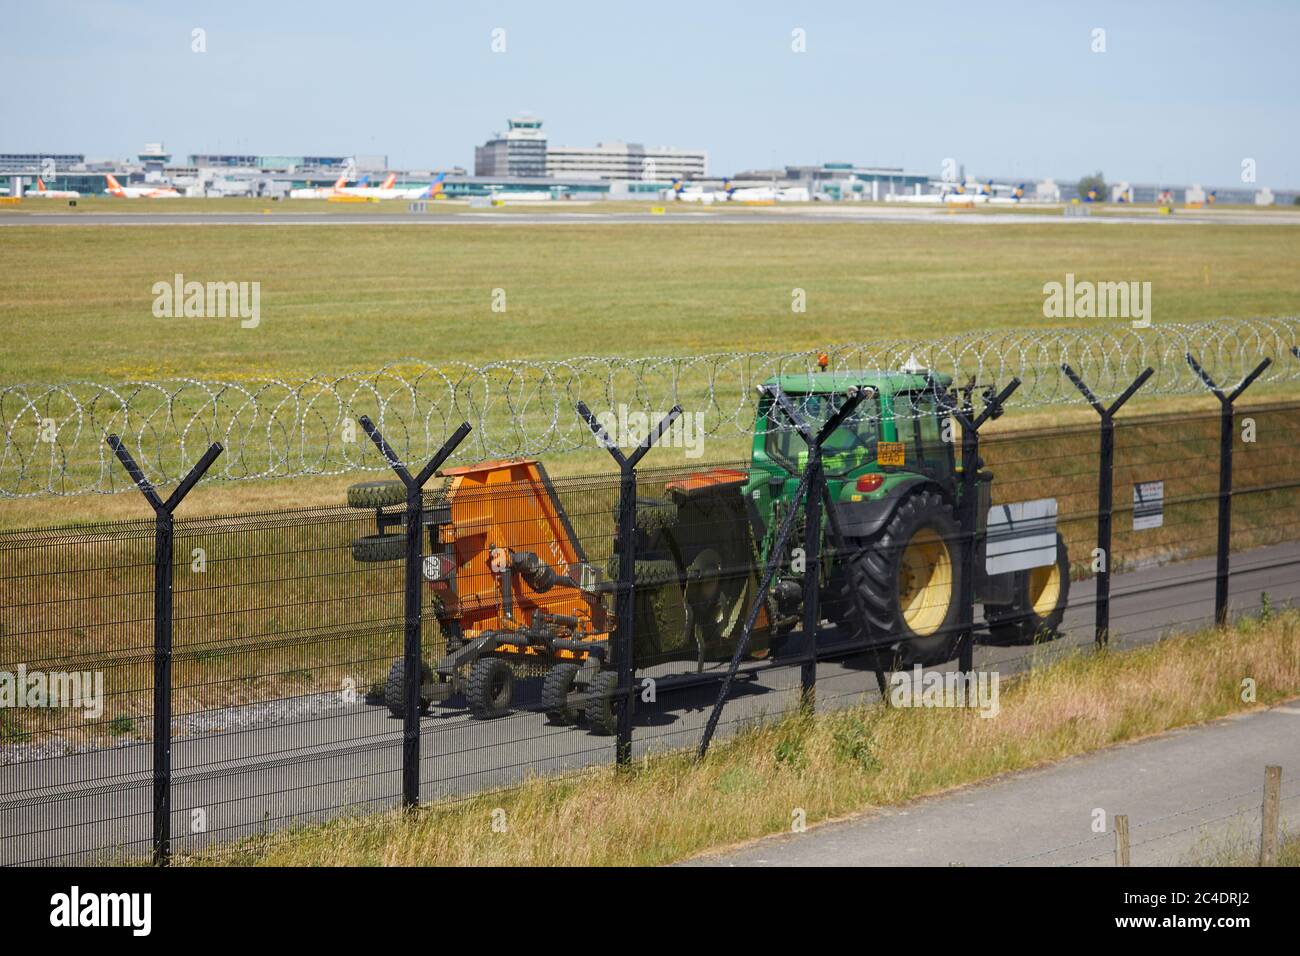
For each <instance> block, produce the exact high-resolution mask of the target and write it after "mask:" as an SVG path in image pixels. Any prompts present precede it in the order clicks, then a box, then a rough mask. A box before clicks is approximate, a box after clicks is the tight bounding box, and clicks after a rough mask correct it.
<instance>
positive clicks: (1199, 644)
mask: <svg viewBox="0 0 1300 956" xmlns="http://www.w3.org/2000/svg"><path fill="white" fill-rule="evenodd" d="M1245 678H1251V679H1253V680H1254V681H1255V685H1256V689H1257V696H1256V698H1255V700H1254V701H1253V702H1244V701H1243V700H1242V681H1243V680H1244V679H1245ZM1298 692H1300V615H1297V614H1294V613H1287V614H1284V615H1281V616H1277V617H1273V618H1272V619H1270V620H1267V621H1263V622H1245V623H1243V624H1242V625H1241V626H1239V627H1238V628H1237V629H1235V630H1233V631H1230V632H1207V633H1202V634H1197V635H1193V636H1189V637H1183V638H1177V639H1171V640H1168V641H1165V642H1163V643H1161V644H1158V645H1155V646H1151V647H1147V648H1142V649H1138V650H1134V651H1129V652H1124V653H1111V654H1103V655H1097V656H1093V655H1080V656H1075V657H1070V658H1067V659H1065V660H1063V661H1061V662H1059V663H1056V664H1053V665H1050V666H1048V667H1045V668H1043V669H1041V670H1037V671H1033V672H1031V673H1029V674H1027V675H1025V676H1022V677H1019V678H1017V679H1015V680H1014V681H1011V682H1008V683H1005V684H1004V685H1003V692H1002V695H1001V712H1000V714H999V716H997V717H995V718H992V719H981V718H980V717H978V716H977V715H976V714H975V713H974V712H971V711H962V710H935V709H917V710H911V709H886V708H882V707H879V706H865V705H864V706H858V707H855V708H851V709H847V710H843V711H838V712H834V713H829V714H823V715H816V716H812V715H809V714H808V713H806V712H802V711H800V712H795V713H792V714H790V715H787V716H785V717H783V718H780V719H776V720H774V721H771V722H769V723H766V724H762V725H756V726H753V727H749V728H746V729H745V730H743V731H742V732H741V733H739V734H738V735H737V736H736V737H735V738H733V739H731V740H729V741H726V742H724V743H720V744H719V745H718V746H716V747H715V748H714V750H713V751H712V753H711V754H710V756H709V758H708V759H707V760H706V761H704V762H703V763H696V762H695V761H693V760H692V759H691V755H690V754H688V753H673V754H667V755H662V756H657V757H653V758H650V759H648V760H643V761H641V762H640V763H638V764H637V765H636V766H635V767H634V768H632V769H631V770H630V771H626V772H617V771H615V770H612V769H601V770H594V771H588V772H584V773H580V774H575V775H573V776H569V777H565V778H561V779H557V780H533V781H530V782H529V783H527V784H525V785H524V786H522V787H519V788H518V789H515V790H512V791H508V792H505V793H498V794H488V795H485V796H481V797H477V798H473V799H470V800H466V801H463V802H459V803H454V804H446V805H434V806H430V807H427V808H424V809H422V810H420V811H419V812H417V813H415V814H413V815H409V816H403V815H402V814H400V813H396V812H394V813H388V814H384V815H379V816H373V817H361V818H353V819H347V820H342V821H338V822H335V823H331V824H326V825H322V826H313V827H307V828H303V829H300V830H298V831H295V832H290V833H288V834H283V835H278V836H268V837H265V838H259V839H255V840H251V841H248V842H245V843H243V844H241V845H239V846H237V847H234V848H231V849H225V850H222V851H216V852H210V853H206V854H201V855H199V856H196V857H191V858H187V859H184V860H181V861H179V862H182V863H190V864H200V865H212V864H223V863H236V864H262V865H275V866H283V865H300V866H308V865H310V866H320V865H398V866H403V865H441V866H494V865H584V866H586V865H653V864H662V863H668V862H672V861H674V860H680V859H682V858H684V857H687V856H690V855H692V854H696V853H700V852H702V851H705V850H708V849H710V848H716V847H719V846H724V845H728V844H732V843H736V842H738V841H743V840H747V839H752V838H754V837H759V836H763V835H765V834H771V833H777V832H781V831H784V830H787V829H788V828H789V826H790V821H791V814H792V813H793V812H794V811H795V809H796V808H800V809H802V810H803V811H804V813H806V816H807V820H808V822H809V823H814V822H818V821H825V820H828V819H832V818H836V817H840V816H844V815H846V814H850V813H854V812H860V811H864V810H869V809H870V808H872V807H876V806H881V805H886V804H897V803H902V802H905V801H907V800H911V799H914V798H916V797H920V796H924V795H926V794H933V793H937V792H940V791H943V790H946V789H949V788H952V787H957V786H962V785H964V784H970V783H973V782H976V781H981V780H986V779H988V778H990V777H993V776H995V775H997V774H1001V773H1006V772H1009V771H1014V770H1021V769H1025V768H1028V767H1033V766H1037V765H1040V764H1044V763H1047V762H1050V761H1054V760H1059V759H1061V758H1063V757H1067V756H1070V755H1072V754H1078V753H1083V752H1085V751H1089V750H1094V749H1097V748H1100V747H1105V746H1108V745H1111V744H1114V743H1118V742H1120V741H1126V740H1134V739H1137V738H1140V737H1143V736H1147V735H1150V734H1156V733H1160V732H1162V731H1166V730H1170V729H1172V728H1175V727H1180V726H1185V725H1188V724H1195V723H1199V722H1202V721H1206V720H1210V719H1213V718H1216V717H1222V716H1225V715H1228V714H1232V713H1237V712H1241V711H1245V710H1249V709H1252V708H1254V707H1259V706H1264V705H1268V704H1271V703H1275V702H1277V701H1279V700H1283V699H1286V698H1289V697H1293V696H1294V695H1296V694H1297V693H1298ZM494 811H500V812H501V813H503V814H504V817H503V819H504V821H505V823H506V828H505V831H504V832H496V831H495V830H494V829H493V826H492V822H493V813H494Z"/></svg>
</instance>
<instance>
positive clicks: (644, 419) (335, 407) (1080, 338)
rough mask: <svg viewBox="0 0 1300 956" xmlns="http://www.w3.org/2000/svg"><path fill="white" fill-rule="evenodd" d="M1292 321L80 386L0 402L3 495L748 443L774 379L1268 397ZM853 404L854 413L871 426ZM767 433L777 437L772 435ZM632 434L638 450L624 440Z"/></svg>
mask: <svg viewBox="0 0 1300 956" xmlns="http://www.w3.org/2000/svg"><path fill="white" fill-rule="evenodd" d="M1298 333H1300V319H1297V318H1295V317H1275V318H1258V319H1245V320H1228V319H1225V320H1220V321H1216V322H1198V323H1185V324H1168V325H1160V326H1155V327H1152V328H1149V329H1144V330H1136V329H1123V330H1109V331H1107V330H1100V329H1077V328H1076V329H1034V330H1009V331H982V332H969V333H963V334H960V335H954V336H950V337H946V338H937V339H929V340H915V339H902V338H899V339H890V340H882V341H873V342H862V343H850V344H843V345H835V346H829V347H825V348H820V349H806V350H801V351H795V352H719V353H711V354H704V355H696V356H652V357H646V358H624V357H617V356H587V357H579V358H571V359H565V360H557V361H536V360H524V359H520V360H506V361H497V362H490V363H487V364H483V365H472V364H468V363H464V362H446V363H434V362H429V361H425V360H419V359H405V360H401V361H397V362H394V363H391V364H389V365H386V366H384V367H383V368H381V369H378V370H376V371H373V372H364V373H349V374H343V375H339V376H335V377H326V376H312V377H310V378H306V379H303V380H300V381H286V380H281V379H274V378H265V379H257V380H253V381H247V382H237V381H205V380H199V379H193V378H175V379H166V380H159V381H138V382H126V383H122V384H117V385H110V384H103V383H99V382H90V381H75V382H66V383H58V384H48V385H23V384H16V385H10V386H6V387H0V425H2V426H3V429H4V447H3V449H2V450H0V497H2V498H25V497H35V496H42V495H60V496H61V495H78V494H89V493H100V494H107V493H113V492H118V491H122V490H125V489H127V488H129V487H130V481H129V479H127V478H126V477H125V476H124V474H123V473H122V472H121V471H120V470H119V468H118V466H117V464H116V462H115V461H114V458H113V455H112V453H111V452H110V451H109V450H108V448H107V446H106V445H105V443H104V439H105V437H106V436H107V435H108V434H117V435H119V436H120V437H121V438H122V439H123V440H124V441H126V442H127V444H128V447H130V448H131V450H132V452H133V454H135V456H136V460H137V461H138V462H139V463H140V466H141V468H142V469H143V470H144V472H145V474H146V476H147V477H148V478H149V480H150V481H152V482H154V483H155V484H158V485H163V484H166V483H168V482H171V481H176V480H179V478H180V477H181V476H182V475H184V474H185V472H186V471H187V470H188V469H189V467H190V466H191V465H192V464H193V463H194V462H195V461H197V460H198V458H199V457H200V456H201V455H202V454H203V452H204V451H205V450H206V449H207V447H208V446H209V445H210V444H211V443H212V442H214V441H219V442H221V443H222V444H223V445H224V446H225V449H226V452H225V454H223V455H222V456H221V458H220V459H219V460H218V462H217V465H216V466H215V467H214V469H213V471H212V472H211V473H210V477H215V478H220V479H225V480H244V479H255V478H281V477H296V476H306V475H337V474H343V473H347V472H351V471H358V470H361V471H384V470H387V465H386V463H385V462H383V461H382V460H381V459H380V458H379V456H378V455H377V453H376V452H375V449H374V446H373V444H372V443H371V442H370V441H368V440H366V438H365V435H364V433H362V431H361V429H360V426H359V425H358V424H357V421H358V419H359V418H360V417H361V416H362V415H368V416H370V418H371V420H372V421H374V423H375V424H376V425H377V426H378V427H379V429H380V430H381V431H382V432H383V434H384V436H385V438H386V439H387V441H388V443H389V445H390V446H391V447H392V448H394V450H395V451H396V452H397V453H398V455H399V456H400V457H401V458H402V459H403V461H409V462H423V461H424V460H426V459H427V458H428V457H429V456H431V455H432V454H433V453H434V452H435V451H436V450H437V448H438V447H439V446H440V445H441V443H442V441H443V440H444V438H445V437H446V436H447V435H448V434H449V433H450V432H451V431H452V430H453V429H454V428H455V427H456V426H457V425H458V424H459V423H460V422H462V421H468V422H469V423H470V424H471V425H472V426H473V428H474V431H473V433H472V434H471V436H470V438H469V439H468V440H467V441H466V442H465V443H464V445H463V446H462V449H461V452H460V453H459V456H458V457H459V458H461V459H468V458H472V457H491V458H503V457H512V456H538V455H543V454H552V455H554V454H561V453H566V452H572V451H576V450H579V449H582V448H589V447H596V439H595V438H594V436H593V435H592V433H591V431H590V430H589V429H588V427H587V426H586V424H585V423H584V422H583V421H582V420H581V419H580V418H579V417H578V415H577V414H576V412H575V408H576V406H577V403H578V401H579V400H582V401H585V402H586V403H587V404H588V405H589V406H591V407H592V408H593V410H595V411H596V412H597V414H598V415H604V416H609V417H607V418H606V419H605V420H606V421H608V422H609V423H610V424H613V425H616V426H618V428H619V431H620V433H622V434H623V435H624V436H625V437H626V436H627V433H628V432H640V433H641V434H644V432H645V431H646V430H648V429H649V428H650V427H653V425H654V423H655V421H657V419H658V418H659V417H661V416H662V415H663V414H666V413H667V412H668V410H669V409H670V408H672V406H673V405H675V404H680V405H681V406H682V408H683V409H684V411H685V412H686V414H687V416H692V417H691V419H690V422H688V423H686V424H687V425H688V426H693V427H695V428H697V429H698V430H699V432H700V434H702V435H704V436H708V437H710V438H719V437H721V438H728V439H730V438H739V437H741V436H744V435H748V434H749V433H750V431H751V429H752V428H753V424H754V412H755V408H756V405H757V400H758V397H759V391H758V386H760V385H761V384H762V383H763V382H765V381H767V380H769V379H771V378H773V377H777V376H785V377H786V378H787V380H789V379H790V378H791V377H793V378H794V379H795V380H797V379H798V377H799V376H804V375H808V376H811V375H813V374H815V373H817V372H819V371H821V367H820V364H819V358H820V357H821V356H825V358H826V362H827V367H828V369H829V370H830V371H832V372H835V371H844V372H849V371H851V372H854V373H857V372H868V373H870V372H884V371H898V370H908V369H927V370H930V371H933V372H936V373H942V374H946V375H950V376H952V378H953V385H954V386H955V387H961V386H963V385H967V384H974V385H976V386H977V387H979V388H981V389H983V388H986V387H988V386H996V387H1002V386H1004V385H1005V384H1006V383H1007V382H1009V381H1010V380H1011V379H1012V378H1013V377H1015V378H1018V379H1019V380H1020V382H1021V385H1020V387H1019V389H1018V390H1017V391H1016V393H1015V394H1014V396H1013V397H1012V399H1011V401H1010V405H1011V407H1013V408H1030V407H1047V406H1053V405H1077V404H1081V403H1082V402H1083V401H1084V399H1083V397H1082V396H1081V394H1080V393H1079V392H1078V390H1077V389H1076V388H1075V387H1074V385H1073V384H1072V383H1071V382H1070V381H1069V379H1068V378H1067V377H1066V376H1065V375H1064V374H1063V373H1062V371H1061V365H1062V364H1063V363H1068V364H1069V365H1070V366H1071V367H1072V368H1073V369H1074V370H1075V372H1077V373H1078V374H1079V376H1080V377H1081V378H1082V380H1083V381H1084V382H1086V383H1087V384H1088V386H1089V387H1090V388H1091V389H1092V391H1093V393H1094V394H1095V395H1096V396H1097V397H1098V398H1099V399H1102V400H1105V399H1107V398H1109V397H1113V396H1115V395H1118V394H1119V393H1121V392H1122V391H1123V390H1124V389H1125V388H1126V387H1127V386H1128V385H1129V384H1130V383H1131V382H1132V381H1133V379H1134V378H1136V376H1137V375H1138V374H1139V373H1140V372H1141V371H1142V369H1144V368H1146V367H1147V366H1150V367H1151V368H1153V369H1154V370H1155V374H1154V375H1153V376H1152V378H1151V380H1150V381H1149V382H1148V383H1147V384H1146V385H1145V386H1144V387H1143V389H1142V394H1143V395H1145V396H1149V395H1163V396H1173V395H1194V394H1203V393H1204V392H1205V387H1204V384H1203V383H1202V382H1201V381H1200V379H1199V378H1198V377H1197V376H1196V374H1195V373H1194V372H1193V371H1192V370H1191V368H1190V367H1189V366H1188V364H1187V361H1186V358H1185V357H1186V355H1187V354H1188V353H1191V354H1193V355H1195V356H1196V358H1197V360H1198V361H1199V362H1200V363H1201V365H1202V366H1203V367H1205V369H1206V370H1207V371H1208V372H1209V373H1210V374H1211V375H1213V376H1214V378H1215V380H1216V382H1218V383H1219V384H1220V385H1222V386H1225V387H1228V386H1231V385H1232V384H1233V383H1235V382H1237V381H1239V380H1240V379H1242V378H1243V377H1244V376H1246V375H1247V374H1249V373H1250V372H1251V371H1252V370H1253V369H1254V367H1255V366H1256V365H1257V364H1258V363H1259V362H1260V361H1261V360H1262V359H1263V358H1265V357H1269V358H1272V359H1273V363H1272V365H1271V366H1270V367H1269V369H1268V370H1267V371H1266V372H1265V374H1264V375H1263V376H1262V377H1261V382H1262V383H1274V384H1276V383H1283V382H1289V381H1294V380H1296V379H1297V378H1300V360H1297V359H1296V357H1295V356H1294V354H1293V349H1294V348H1295V346H1296V345H1297V344H1300V334H1298ZM873 407H874V406H870V405H869V403H863V410H862V411H860V412H859V413H857V414H859V415H860V416H870V415H872V414H874V411H872V410H871V409H872V408H873ZM779 427H786V424H785V423H784V421H782V422H781V423H779ZM631 437H633V438H634V437H635V436H631Z"/></svg>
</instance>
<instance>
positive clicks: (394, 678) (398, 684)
mask: <svg viewBox="0 0 1300 956" xmlns="http://www.w3.org/2000/svg"><path fill="white" fill-rule="evenodd" d="M432 681H433V671H432V670H430V668H429V665H428V664H424V663H421V664H420V689H421V690H423V689H424V685H425V684H428V683H431V682H432ZM384 703H385V704H386V705H387V706H388V712H389V713H390V714H392V715H393V716H394V717H405V716H406V661H405V659H403V658H401V657H399V658H398V659H397V660H395V661H393V666H392V667H391V668H389V670H388V680H386V681H384ZM432 703H433V702H432V701H431V700H430V699H429V698H428V697H425V696H424V694H423V693H421V694H420V713H422V714H424V713H427V712H428V710H429V707H430V706H431V704H432Z"/></svg>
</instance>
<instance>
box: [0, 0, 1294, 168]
mask: <svg viewBox="0 0 1300 956" xmlns="http://www.w3.org/2000/svg"><path fill="white" fill-rule="evenodd" d="M0 24H3V27H2V28H0V152H79V153H84V154H86V156H87V158H89V159H123V158H126V157H133V156H135V155H136V154H137V153H138V152H139V151H140V149H141V147H142V146H143V145H144V144H145V143H146V142H156V141H159V140H161V141H162V142H163V143H164V144H165V145H166V147H167V148H168V150H169V151H171V152H172V153H173V155H174V156H175V157H176V158H177V159H178V160H181V161H183V160H184V158H185V157H186V156H188V155H189V154H190V153H199V152H248V153H253V154H288V155H297V154H325V155H344V156H348V155H355V154H372V153H375V154H381V155H386V156H387V157H388V159H389V163H390V165H392V166H394V167H396V168H403V167H407V168H429V167H444V166H451V165H461V166H465V167H467V168H469V169H471V171H472V167H473V157H474V146H475V145H477V144H481V143H482V142H483V141H484V140H485V139H487V138H488V136H489V135H490V134H491V133H492V132H494V131H496V130H500V129H502V128H504V126H505V121H506V118H507V117H509V116H511V115H515V114H518V113H520V112H523V111H529V112H531V113H533V114H535V115H537V116H539V117H541V118H542V120H543V122H544V126H543V129H544V130H545V131H546V133H547V135H548V138H549V139H550V141H551V142H552V143H553V144H556V145H576V146H582V145H592V144H594V143H596V142H600V141H605V142H608V141H612V140H625V141H628V142H639V143H644V144H646V145H653V146H657V145H670V146H678V147H683V148H698V149H704V150H706V151H707V153H708V156H709V172H710V173H711V174H715V175H721V174H729V173H734V172H738V171H740V170H743V169H752V168H771V167H774V166H776V167H779V166H783V165H794V164H817V163H823V162H852V163H856V164H859V165H880V166H891V167H903V168H904V169H906V170H907V171H908V172H919V173H930V174H932V175H935V176H938V175H939V174H940V173H941V172H942V169H943V163H944V161H945V160H946V159H954V160H956V162H957V163H959V164H961V165H963V166H964V167H965V169H966V172H967V173H968V174H970V175H975V176H999V177H1001V176H1005V177H1012V178H1014V177H1025V178H1026V179H1029V178H1039V179H1041V178H1045V177H1053V178H1055V179H1057V180H1058V181H1061V182H1067V181H1073V180H1076V179H1077V178H1078V177H1079V176H1081V175H1083V174H1086V173H1089V172H1093V171H1095V170H1101V171H1102V172H1103V173H1105V175H1106V177H1107V179H1108V180H1110V181H1114V182H1118V181H1120V180H1127V181H1130V182H1134V183H1138V182H1144V183H1145V182H1157V183H1170V184H1178V183H1192V182H1197V183H1202V184H1204V185H1207V186H1209V185H1214V186H1225V187H1231V186H1234V185H1237V184H1239V183H1240V182H1241V177H1242V163H1243V161H1244V160H1248V159H1249V160H1254V168H1255V171H1256V177H1257V184H1258V185H1260V186H1271V187H1273V188H1275V189H1278V188H1297V187H1300V148H1298V147H1300V122H1297V120H1298V119H1300V107H1298V106H1297V100H1296V97H1297V93H1298V92H1300V52H1298V51H1297V49H1296V37H1297V36H1298V35H1300V2H1297V0H1290V2H1265V0H1259V2H1249V0H1237V2H1226V0H1225V2H1221V3H1216V4H1210V3H1198V2H1169V3H1163V2H1142V0H1132V2H1128V3H1105V2H1100V3H1097V2H1090V3H1058V2H1052V0H1040V2H1039V3H1025V4H1001V3H997V2H984V3H979V4H969V3H967V4H947V3H942V2H938V3H926V4H911V3H889V4H884V3H875V2H863V0H859V2H849V3H839V2H820V3H819V2H809V3H807V4H799V5H796V4H791V3H789V2H781V3H777V2H766V0H755V2H749V3H743V4H741V3H729V2H702V3H698V4H682V5H676V4H662V3H655V4H626V3H610V2H604V3H567V2H563V0H547V2H545V3H537V2H532V3H525V2H501V0H498V2H483V3H473V2H467V3H461V4H446V3H427V2H426V3H413V2H405V0H401V2H388V3H376V4H356V3H346V4H345V3H333V2H328V0H321V2H314V3H309V4H301V5H299V4H280V3H246V2H242V0H224V2H196V3H186V2H176V0H173V2H169V3H154V2H136V3H132V2H120V0H119V2H114V0H41V2H39V3H36V4H33V3H30V2H18V0H0ZM196 29H201V30H202V31H204V40H205V44H206V50H205V52H195V51H194V49H193V47H194V45H195V44H194V39H193V38H194V31H195V30H196ZM1099 30H1100V31H1104V34H1098V33H1097V32H1096V31H1099ZM494 31H504V33H503V34H502V33H496V34H495V38H496V45H497V47H498V48H499V47H500V46H501V44H502V40H504V47H505V49H504V51H503V52H494V50H493V43H494ZM795 31H802V34H801V36H802V38H803V52H796V51H795V49H794V47H795V46H797V45H798V42H797V38H796V33H795ZM1099 40H1100V41H1101V43H1104V52H1101V51H1097V50H1096V48H1097V47H1098V46H1099V45H1100V44H1099Z"/></svg>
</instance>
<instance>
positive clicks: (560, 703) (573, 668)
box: [542, 661, 580, 727]
mask: <svg viewBox="0 0 1300 956" xmlns="http://www.w3.org/2000/svg"><path fill="white" fill-rule="evenodd" d="M579 670H580V668H579V667H578V665H577V664H575V663H573V662H572V661H561V662H560V663H558V664H556V665H555V666H554V667H552V668H551V669H550V670H549V671H547V672H546V677H545V679H544V680H543V681H542V710H543V711H544V712H545V713H546V720H547V722H548V723H552V724H555V725H556V726H559V727H568V726H571V725H572V724H575V723H577V722H578V709H577V708H576V707H571V706H569V693H570V692H571V691H572V690H573V685H574V682H575V681H576V680H577V678H578V671H579Z"/></svg>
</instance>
